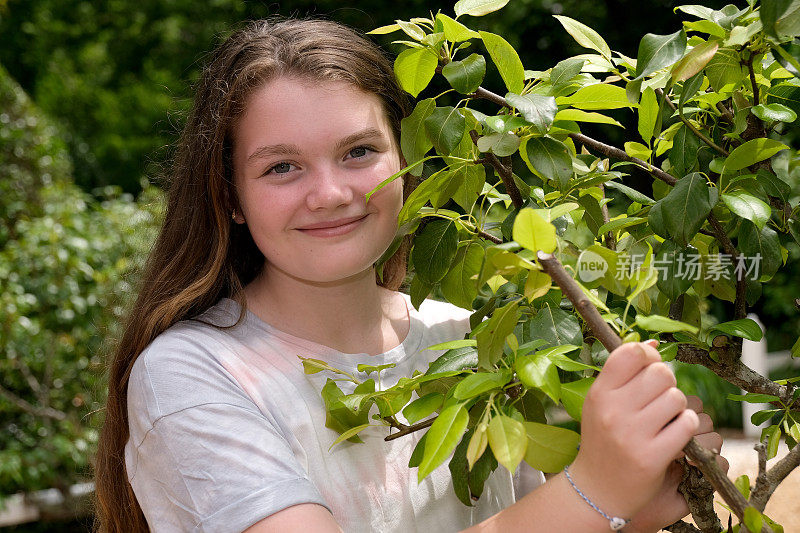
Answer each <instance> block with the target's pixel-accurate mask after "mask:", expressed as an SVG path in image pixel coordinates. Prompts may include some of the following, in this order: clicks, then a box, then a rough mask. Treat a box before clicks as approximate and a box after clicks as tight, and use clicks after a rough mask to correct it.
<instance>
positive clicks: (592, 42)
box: [553, 15, 611, 59]
mask: <svg viewBox="0 0 800 533" xmlns="http://www.w3.org/2000/svg"><path fill="white" fill-rule="evenodd" d="M553 16H554V17H555V18H556V20H558V21H559V22H560V23H561V25H562V26H563V27H564V29H565V30H567V33H569V34H570V35H571V36H572V38H573V39H575V41H576V42H577V43H578V44H579V45H581V46H583V47H584V48H590V49H592V50H596V51H597V52H600V55H602V56H603V57H605V58H606V59H611V49H610V48H609V47H608V44H606V41H605V40H604V39H603V38H602V37H601V36H600V34H599V33H597V32H596V31H594V30H593V29H592V28H590V27H589V26H587V25H586V24H583V23H581V22H578V21H577V20H575V19H571V18H569V17H565V16H562V15H553Z"/></svg>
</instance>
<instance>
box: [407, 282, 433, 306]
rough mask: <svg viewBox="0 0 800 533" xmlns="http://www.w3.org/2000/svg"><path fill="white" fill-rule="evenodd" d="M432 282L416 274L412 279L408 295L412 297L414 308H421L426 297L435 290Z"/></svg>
mask: <svg viewBox="0 0 800 533" xmlns="http://www.w3.org/2000/svg"><path fill="white" fill-rule="evenodd" d="M433 285H434V284H432V283H428V282H427V281H425V280H423V279H422V278H421V277H419V276H414V277H413V278H412V279H411V286H410V287H409V288H408V295H409V296H410V297H411V305H413V306H414V309H419V306H420V305H422V302H424V301H425V298H427V297H428V295H429V294H430V293H431V291H433Z"/></svg>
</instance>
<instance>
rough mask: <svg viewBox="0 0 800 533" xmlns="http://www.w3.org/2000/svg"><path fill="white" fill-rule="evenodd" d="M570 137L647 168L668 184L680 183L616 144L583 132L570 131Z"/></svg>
mask: <svg viewBox="0 0 800 533" xmlns="http://www.w3.org/2000/svg"><path fill="white" fill-rule="evenodd" d="M569 137H570V138H571V139H572V140H573V141H578V142H579V143H581V144H583V145H584V146H587V147H588V148H594V149H595V150H597V151H598V152H600V153H601V154H603V155H604V156H606V157H613V158H614V159H620V160H622V161H628V162H630V163H633V164H635V165H636V166H638V167H641V168H642V169H644V170H646V171H647V172H649V173H650V174H652V175H653V176H655V177H656V178H658V179H660V180H661V181H663V182H664V183H666V184H668V185H673V186H674V185H675V184H676V183H678V180H677V178H675V176H673V175H671V174H668V173H666V172H664V171H663V170H661V169H660V168H658V167H654V166H653V165H651V164H650V163H648V162H647V161H642V160H641V159H639V158H638V157H631V156H629V155H628V154H627V153H625V151H624V150H620V149H619V148H616V147H614V146H610V145H608V144H605V143H602V142H600V141H598V140H595V139H592V138H591V137H587V136H586V135H584V134H582V133H570V134H569Z"/></svg>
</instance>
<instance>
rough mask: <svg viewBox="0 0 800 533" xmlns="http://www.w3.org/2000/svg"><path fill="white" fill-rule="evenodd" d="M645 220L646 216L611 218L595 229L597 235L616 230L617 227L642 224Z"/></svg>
mask: <svg viewBox="0 0 800 533" xmlns="http://www.w3.org/2000/svg"><path fill="white" fill-rule="evenodd" d="M644 222H647V219H646V218H643V217H622V218H617V219H615V220H611V221H609V222H606V223H605V224H603V225H602V226H600V227H599V228H598V229H597V233H598V235H602V234H603V233H606V232H608V231H617V230H618V229H622V228H628V227H630V226H636V225H638V224H643V223H644Z"/></svg>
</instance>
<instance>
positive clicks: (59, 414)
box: [0, 385, 67, 420]
mask: <svg viewBox="0 0 800 533" xmlns="http://www.w3.org/2000/svg"><path fill="white" fill-rule="evenodd" d="M0 396H2V397H3V398H5V399H6V400H8V401H9V402H11V403H12V404H14V405H16V406H17V407H18V408H20V409H22V410H23V411H25V412H26V413H30V414H32V415H34V416H41V417H45V418H55V419H56V420H64V419H65V418H67V414H66V413H65V412H64V411H59V410H58V409H54V408H52V407H36V406H35V405H32V404H31V403H29V402H27V401H26V400H24V399H22V398H20V397H19V396H17V395H16V394H14V393H13V392H11V391H10V390H8V389H6V388H5V387H3V386H2V385H0Z"/></svg>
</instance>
